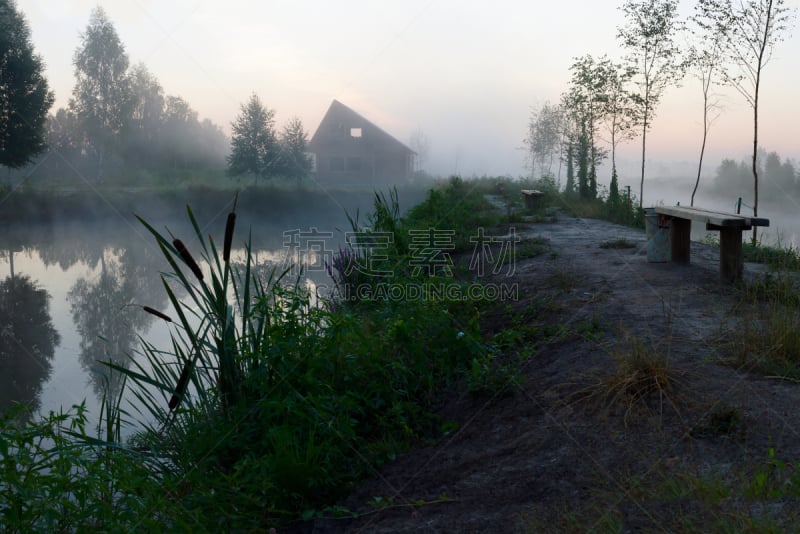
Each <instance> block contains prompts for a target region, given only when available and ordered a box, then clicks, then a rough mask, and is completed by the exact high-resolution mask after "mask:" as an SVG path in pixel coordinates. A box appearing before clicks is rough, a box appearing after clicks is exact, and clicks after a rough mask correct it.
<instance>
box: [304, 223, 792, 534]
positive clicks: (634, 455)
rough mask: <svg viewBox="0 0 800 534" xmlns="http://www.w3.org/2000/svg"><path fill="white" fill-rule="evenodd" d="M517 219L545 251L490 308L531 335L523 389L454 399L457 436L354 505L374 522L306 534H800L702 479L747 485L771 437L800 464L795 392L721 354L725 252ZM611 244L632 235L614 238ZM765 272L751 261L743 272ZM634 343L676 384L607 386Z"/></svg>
mask: <svg viewBox="0 0 800 534" xmlns="http://www.w3.org/2000/svg"><path fill="white" fill-rule="evenodd" d="M516 228H517V231H518V232H519V234H520V235H521V237H522V238H523V240H531V239H538V240H543V241H544V251H543V252H542V253H540V254H538V255H536V256H535V257H532V258H527V259H520V260H518V261H517V263H516V265H515V270H514V273H513V275H512V276H511V277H508V276H506V275H501V278H498V279H497V281H498V282H504V283H511V282H513V283H517V284H519V298H518V300H517V301H514V302H510V303H506V305H504V306H496V309H493V310H492V311H490V312H489V314H488V316H487V318H486V333H485V338H486V340H487V341H492V340H493V339H494V337H493V336H494V335H495V334H496V333H497V332H499V331H501V330H503V329H504V328H509V327H510V328H512V329H514V330H517V331H519V333H520V339H521V341H519V342H517V343H510V344H506V345H505V346H504V353H503V355H502V356H501V357H499V358H498V364H501V363H502V362H512V361H516V360H517V359H521V362H522V363H521V364H520V374H519V376H518V383H517V384H516V385H513V384H510V385H509V387H508V388H506V389H503V388H498V389H497V391H494V392H492V391H489V392H485V393H483V394H479V395H474V394H470V393H463V394H459V395H453V396H452V398H450V399H448V401H447V403H446V404H445V405H444V406H443V407H442V409H441V416H442V419H443V421H444V422H448V423H450V424H449V427H450V428H453V429H454V430H453V431H452V432H451V433H449V434H448V435H446V436H444V437H441V438H439V439H438V440H436V441H435V442H429V443H427V444H423V445H421V446H420V447H419V448H417V449H415V450H413V451H411V452H409V453H407V454H404V455H402V456H401V457H399V458H397V459H396V460H395V461H393V462H391V463H389V464H387V465H385V466H384V467H383V469H382V470H381V471H380V472H379V473H376V476H375V478H374V479H373V480H370V481H367V482H366V483H365V484H364V485H362V486H361V487H359V488H358V489H357V490H356V491H355V492H354V493H353V494H352V495H351V496H350V497H349V498H348V499H347V501H345V502H344V503H342V505H343V506H345V507H347V508H348V509H350V510H352V511H354V512H357V513H359V514H363V515H362V516H361V517H359V518H358V519H354V520H325V521H317V522H316V523H315V524H309V525H304V526H303V527H301V529H300V530H304V531H313V532H344V531H346V532H571V531H577V532H582V531H591V530H597V531H600V532H605V531H610V532H617V531H622V532H673V531H687V532H709V531H711V530H709V529H714V525H719V524H721V523H720V522H723V523H724V521H730V520H731V518H732V517H733V518H734V520H736V518H739V517H740V516H741V517H746V518H750V517H766V518H767V519H765V521H772V522H774V523H775V524H776V525H778V527H777V528H778V531H780V530H783V529H784V528H785V529H786V531H791V528H792V527H791V524H792V522H793V521H795V520H796V519H797V517H798V514H800V512H798V510H800V505H798V503H797V502H796V501H791V500H786V499H785V498H776V499H747V498H742V497H741V492H739V493H737V492H734V493H733V494H732V495H727V496H726V495H722V496H720V497H718V498H714V497H713V496H711V497H708V496H707V497H706V498H703V496H702V495H703V492H700V491H697V490H696V486H697V485H698V482H697V481H709V482H708V485H710V486H713V485H714V484H719V485H722V486H724V485H726V484H728V485H732V486H734V487H736V486H737V485H739V486H741V485H743V484H745V485H746V484H748V481H752V480H753V479H754V478H753V477H755V476H756V475H755V474H754V473H756V472H757V471H759V470H762V471H763V470H764V466H765V465H766V463H765V462H766V460H767V458H768V453H769V450H770V448H774V450H775V451H777V453H776V455H777V456H778V457H780V458H783V459H786V460H791V459H800V439H798V437H800V435H799V433H798V428H800V426H798V423H800V420H799V419H800V412H798V410H797V406H800V389H799V388H800V385H796V384H794V383H791V382H788V381H784V380H776V379H774V378H768V377H764V376H763V375H760V374H758V373H753V372H750V371H749V370H748V369H743V368H737V367H736V366H734V365H731V364H730V363H724V362H723V360H725V359H726V358H729V357H730V356H731V354H730V352H731V349H730V347H731V346H732V344H735V341H736V339H737V337H738V336H739V335H740V333H741V329H742V325H741V321H740V319H739V316H740V315H741V313H734V310H739V308H737V302H739V299H740V297H739V293H738V291H739V290H737V289H735V288H733V287H730V286H724V285H721V284H720V282H719V263H718V251H717V249H715V248H713V247H711V246H708V245H704V244H700V243H693V244H692V251H691V254H692V263H691V265H688V266H681V265H673V264H662V263H649V262H648V261H647V258H646V254H645V236H644V232H643V231H641V230H636V229H631V228H626V227H622V226H619V225H615V224H612V223H608V222H604V221H597V220H588V219H577V218H573V217H569V216H566V215H559V216H558V217H557V220H556V221H555V222H549V223H526V224H518V225H516ZM616 240H623V241H624V242H626V243H628V244H630V245H633V246H631V247H629V248H604V247H603V246H601V245H603V244H604V243H608V242H610V241H616ZM762 272H763V267H762V266H759V265H752V264H745V277H746V279H752V278H753V277H758V276H762ZM558 325H564V326H566V328H559V327H558ZM637 350H638V351H640V352H641V353H643V354H648V355H656V356H657V357H658V359H659V361H664V362H666V366H667V368H668V370H669V378H670V383H669V385H668V386H666V387H665V388H664V391H665V394H664V395H661V396H660V395H658V394H657V393H656V394H652V393H651V394H648V395H646V396H645V397H644V398H643V399H641V400H640V401H637V402H628V400H626V399H627V397H624V396H620V397H619V398H617V401H619V402H611V401H610V400H609V399H610V397H603V395H602V394H598V392H602V391H604V390H603V389H600V388H598V387H597V384H600V383H606V384H607V383H609V382H608V380H610V379H609V378H608V377H610V376H613V375H614V369H615V362H616V361H617V359H616V358H618V357H620V355H625V354H630V353H631V352H632V351H637ZM604 380H605V381H606V382H603V381H604ZM605 391H607V390H605ZM629 407H630V408H631V409H630V410H628V408H629ZM731 411H732V412H733V413H735V414H737V417H740V421H739V422H738V424H736V425H735V428H730V429H728V428H723V429H720V428H719V425H718V424H717V423H718V421H717V419H715V417H717V416H718V415H719V414H722V415H723V416H724V414H726V413H731ZM723 419H724V418H723ZM715 421H716V422H715ZM693 488H694V489H695V490H694V491H692V490H693ZM708 491H710V492H711V493H713V491H711V490H708ZM376 497H379V498H380V500H379V502H380V503H383V504H384V505H387V504H388V506H383V507H381V506H377V507H376V505H375V503H376V502H378V500H376ZM770 524H772V523H770ZM693 525H694V526H693ZM695 527H696V528H695Z"/></svg>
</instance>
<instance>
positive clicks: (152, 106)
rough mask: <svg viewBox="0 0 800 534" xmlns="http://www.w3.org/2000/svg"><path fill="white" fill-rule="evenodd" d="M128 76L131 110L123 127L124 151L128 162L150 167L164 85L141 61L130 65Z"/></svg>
mask: <svg viewBox="0 0 800 534" xmlns="http://www.w3.org/2000/svg"><path fill="white" fill-rule="evenodd" d="M129 80H130V96H131V108H130V109H131V114H130V117H129V119H128V125H127V127H126V128H125V130H126V132H125V137H126V143H125V153H126V156H127V159H128V160H129V161H130V163H131V164H134V165H142V164H147V166H149V167H153V166H154V165H155V164H156V162H157V158H156V157H155V155H156V152H157V149H156V147H157V146H158V144H159V143H158V136H159V134H160V130H161V128H162V125H163V123H164V111H165V110H164V107H165V99H164V89H163V88H162V87H161V84H160V83H159V81H158V79H156V77H155V76H153V75H152V74H151V73H150V71H149V70H147V67H146V66H145V65H144V64H143V63H140V64H138V65H136V66H135V67H133V69H132V70H131V72H130V74H129Z"/></svg>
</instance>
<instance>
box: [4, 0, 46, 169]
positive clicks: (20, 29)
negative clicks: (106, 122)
mask: <svg viewBox="0 0 800 534" xmlns="http://www.w3.org/2000/svg"><path fill="white" fill-rule="evenodd" d="M0 88H2V90H0V165H4V166H6V167H10V168H17V167H22V166H23V165H25V164H26V163H28V162H29V161H31V158H33V157H34V156H36V155H37V154H39V153H40V152H42V151H43V150H44V148H45V139H44V135H45V119H46V117H47V112H48V110H49V109H50V107H51V106H52V105H53V100H54V96H53V93H52V92H51V91H50V89H49V88H48V85H47V80H46V79H45V77H44V63H43V62H42V59H41V57H39V56H38V55H36V54H34V52H33V45H32V44H31V36H30V28H29V27H28V22H27V21H26V20H25V18H24V17H23V16H22V15H21V13H20V12H19V11H18V10H17V6H16V4H15V2H14V0H0Z"/></svg>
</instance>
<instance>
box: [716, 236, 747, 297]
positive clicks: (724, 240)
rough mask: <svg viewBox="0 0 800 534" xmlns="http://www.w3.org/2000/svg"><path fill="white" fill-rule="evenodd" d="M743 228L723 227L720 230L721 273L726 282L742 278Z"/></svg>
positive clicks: (723, 281) (729, 282)
mask: <svg viewBox="0 0 800 534" xmlns="http://www.w3.org/2000/svg"><path fill="white" fill-rule="evenodd" d="M742 266H743V261H742V229H741V228H721V229H720V231H719V275H720V280H721V281H722V283H724V284H732V283H734V282H737V281H739V280H741V279H742Z"/></svg>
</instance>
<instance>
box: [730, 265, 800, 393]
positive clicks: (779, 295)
mask: <svg viewBox="0 0 800 534" xmlns="http://www.w3.org/2000/svg"><path fill="white" fill-rule="evenodd" d="M799 306H800V290H798V287H797V284H796V281H795V280H794V278H793V277H790V276H788V275H786V274H778V275H767V276H765V277H764V278H762V279H759V280H756V281H754V282H750V283H748V284H746V285H744V286H743V288H742V292H741V300H740V305H739V310H740V314H744V317H743V318H742V319H741V320H740V327H739V332H738V333H737V335H736V336H733V337H732V341H731V343H730V345H729V346H730V347H731V351H732V352H733V355H734V357H733V362H734V363H735V364H736V365H738V366H746V367H749V368H755V369H758V370H760V371H762V372H765V373H768V374H773V375H777V376H780V377H785V378H790V379H800V308H798V307H799Z"/></svg>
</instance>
